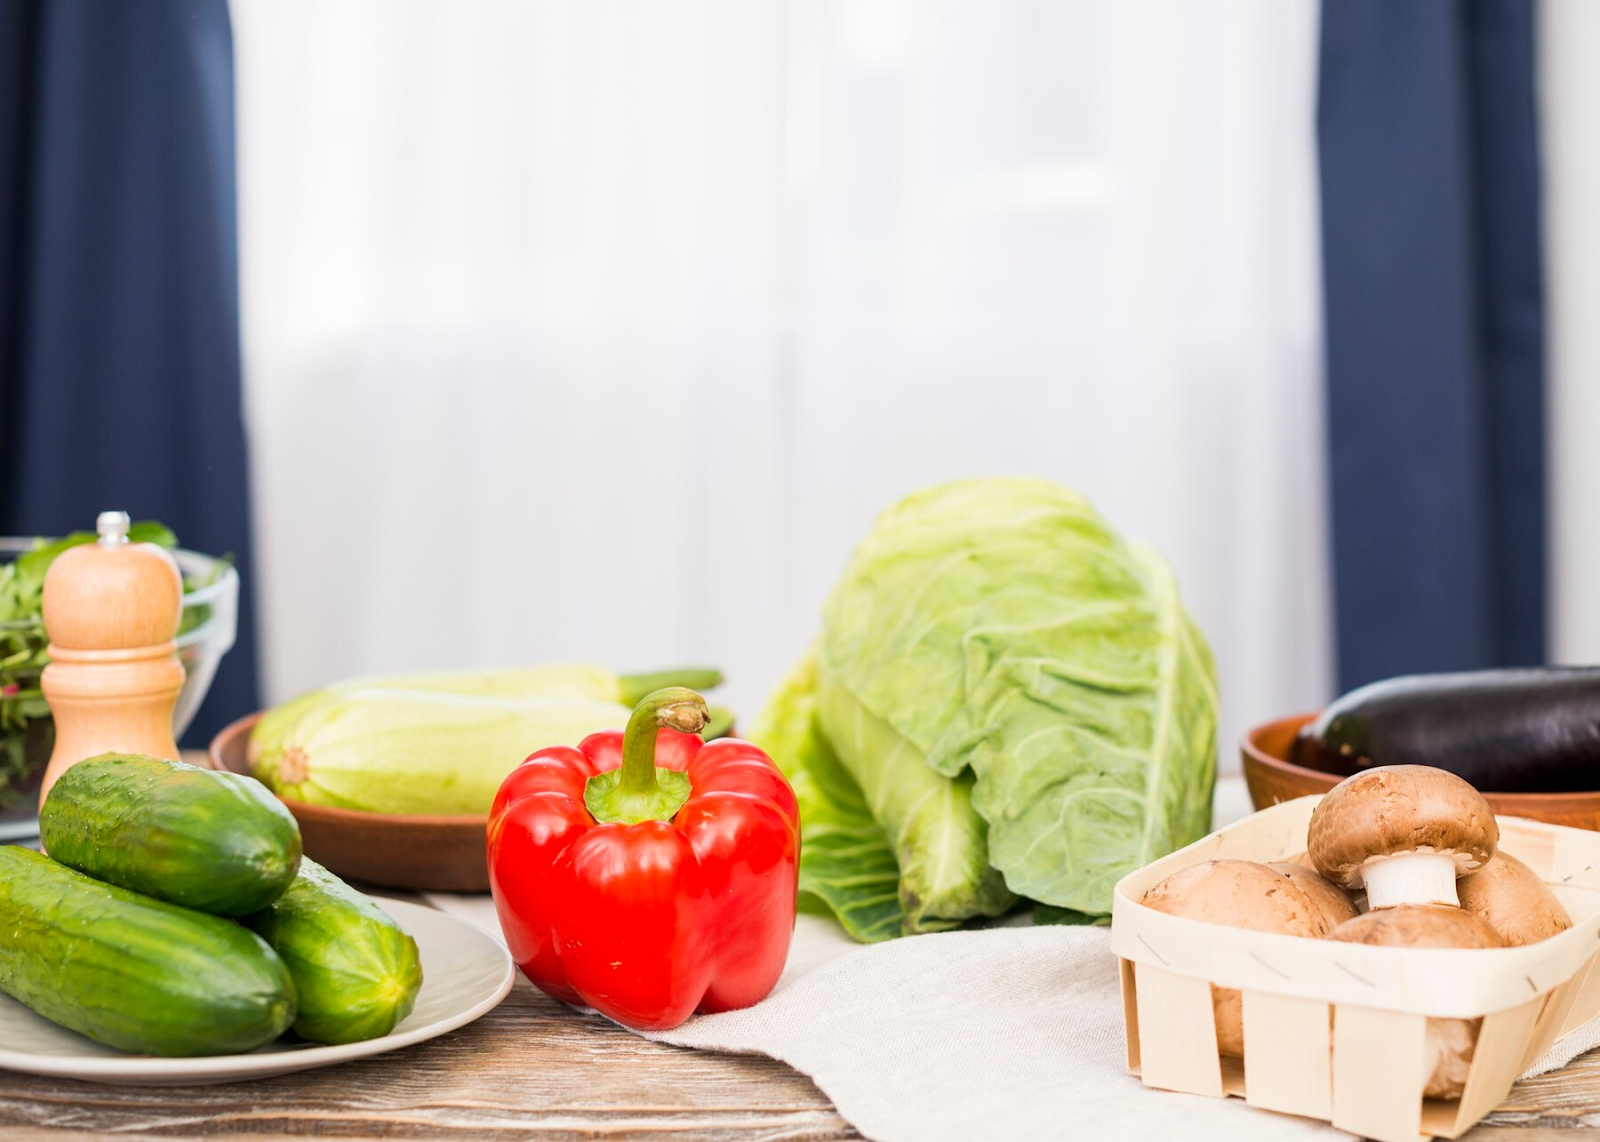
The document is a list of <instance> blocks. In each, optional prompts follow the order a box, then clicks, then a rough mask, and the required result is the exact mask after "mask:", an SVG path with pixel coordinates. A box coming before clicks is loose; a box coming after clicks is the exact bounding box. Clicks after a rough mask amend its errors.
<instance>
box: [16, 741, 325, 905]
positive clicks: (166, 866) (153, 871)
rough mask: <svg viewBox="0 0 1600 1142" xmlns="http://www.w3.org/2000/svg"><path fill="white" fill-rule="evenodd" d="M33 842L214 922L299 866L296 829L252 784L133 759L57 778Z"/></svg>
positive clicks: (289, 877) (99, 760)
mask: <svg viewBox="0 0 1600 1142" xmlns="http://www.w3.org/2000/svg"><path fill="white" fill-rule="evenodd" d="M39 839H40V840H41V841H43V843H44V848H45V851H46V852H48V853H49V854H50V855H51V856H52V857H54V858H55V859H56V860H58V861H60V862H61V863H62V864H65V865H68V866H70V867H72V868H75V869H77V870H78V871H79V872H84V873H88V874H89V875H90V876H92V877H94V878H95V879H96V880H103V881H105V882H106V883H108V884H115V885H119V886H121V887H123V888H129V889H132V890H133V891H134V892H139V893H143V894H144V895H145V896H153V897H155V898H156V899H158V900H165V901H168V902H169V903H172V904H181V905H182V906H183V907H185V908H194V909H197V910H199V911H201V912H212V913H215V914H216V915H218V916H244V915H246V914H248V913H251V912H255V911H258V910H259V909H262V908H265V907H266V906H267V905H268V904H270V903H272V902H273V901H274V900H276V899H277V898H278V897H279V896H280V895H281V894H282V893H283V891H284V889H286V888H288V887H289V885H290V883H291V882H292V881H293V880H294V877H295V872H296V871H297V870H298V869H299V867H300V827H299V826H298V825H297V824H295V820H294V817H293V816H292V815H290V813H289V810H287V809H286V808H284V806H283V803H282V802H281V801H279V800H278V799H277V798H276V797H274V796H273V795H272V793H271V792H270V791H269V790H268V789H267V788H266V786H264V785H262V784H261V783H260V782H259V781H253V780H251V779H250V778H248V777H244V776H241V775H240V774H237V773H219V772H216V771H214V770H210V769H201V768H199V767H198V766H193V765H185V764H183V763H182V762H177V761H164V760H162V759H161V758H156V757H144V756H142V755H140V754H115V753H108V754H102V755H101V756H99V757H92V758H89V759H88V760H87V761H80V762H79V763H78V764H77V765H74V766H73V767H72V768H71V769H69V770H67V771H66V772H65V773H64V774H62V775H61V779H60V780H59V781H57V782H56V783H55V785H54V786H52V787H51V789H50V795H49V796H48V797H46V798H45V802H44V806H43V808H41V809H40V811H39Z"/></svg>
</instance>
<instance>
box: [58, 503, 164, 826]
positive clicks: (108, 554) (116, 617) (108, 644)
mask: <svg viewBox="0 0 1600 1142" xmlns="http://www.w3.org/2000/svg"><path fill="white" fill-rule="evenodd" d="M128 523H129V521H128V514H127V513H126V512H101V513H100V517H99V519H98V521H97V523H96V531H97V532H98V534H99V540H98V542H95V543H85V544H82V545H80V546H78V547H71V548H68V549H67V550H66V551H63V552H62V553H61V554H60V555H58V556H57V557H56V559H55V561H54V562H53V563H51V564H50V570H49V571H48V572H47V573H46V574H45V577H44V628H45V633H46V634H47V635H48V636H49V638H50V650H49V654H50V664H49V665H48V666H46V667H45V668H44V675H43V677H42V678H41V679H40V686H41V687H42V688H43V690H44V696H45V701H47V702H48V703H49V704H50V713H51V714H52V715H53V717H54V719H55V730H56V742H55V749H54V750H53V751H52V753H51V754H50V764H49V766H48V767H47V768H46V769H45V773H44V784H43V785H42V786H41V788H40V790H39V803H40V804H41V805H43V804H44V798H45V795H46V794H48V793H49V792H50V787H51V786H52V785H54V784H55V783H56V780H57V779H58V778H59V777H60V776H61V775H62V774H63V773H65V772H66V771H67V769H69V768H70V767H72V766H73V765H76V764H77V763H78V762H80V761H82V760H83V759H84V758H87V757H94V756H96V755H98V754H102V753H143V754H149V755H150V756H152V757H165V758H170V759H172V760H174V761H176V760H177V758H178V744H177V741H176V740H175V739H174V738H173V735H172V711H173V707H174V706H175V705H176V704H177V701H178V692H179V691H180V690H182V689H183V679H184V670H183V664H182V663H181V662H179V661H178V656H177V644H176V642H174V638H175V637H176V635H177V632H178V620H179V618H180V617H181V615H182V611H183V576H182V575H181V574H180V573H179V571H178V565H177V563H176V562H175V561H174V560H173V558H172V556H171V555H170V554H168V553H167V552H166V551H165V550H163V549H162V548H160V547H158V546H156V545H155V544H153V543H129V542H128Z"/></svg>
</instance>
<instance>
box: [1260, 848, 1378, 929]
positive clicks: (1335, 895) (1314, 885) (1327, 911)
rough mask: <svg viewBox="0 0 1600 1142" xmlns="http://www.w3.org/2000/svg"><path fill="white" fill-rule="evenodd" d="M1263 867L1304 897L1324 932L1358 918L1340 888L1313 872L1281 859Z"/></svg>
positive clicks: (1358, 913)
mask: <svg viewBox="0 0 1600 1142" xmlns="http://www.w3.org/2000/svg"><path fill="white" fill-rule="evenodd" d="M1267 867H1268V868H1270V869H1272V871H1274V872H1276V873H1278V874H1279V875H1280V876H1286V877H1288V878H1289V883H1291V884H1293V885H1294V886H1295V887H1296V888H1298V889H1299V890H1300V891H1301V892H1304V893H1305V894H1306V899H1307V900H1309V901H1311V906H1312V907H1313V908H1315V909H1316V910H1317V911H1318V912H1320V913H1321V914H1322V920H1323V923H1324V924H1326V925H1327V927H1328V931H1330V932H1331V931H1332V930H1333V929H1335V928H1337V927H1338V926H1339V925H1340V924H1343V923H1344V922H1345V921H1346V920H1349V919H1351V918H1353V917H1355V916H1358V915H1360V910H1359V909H1358V908H1356V906H1355V904H1354V902H1353V901H1351V899H1350V897H1349V896H1347V895H1346V894H1345V891H1344V889H1342V888H1340V887H1339V886H1338V885H1337V884H1335V883H1333V881H1331V880H1329V879H1328V878H1327V877H1325V876H1323V875H1322V874H1321V873H1320V872H1318V871H1317V870H1316V869H1314V868H1310V867H1308V866H1307V865H1303V864H1297V863H1294V862H1291V861H1282V860H1280V861H1274V862H1272V863H1271V864H1269V865H1267Z"/></svg>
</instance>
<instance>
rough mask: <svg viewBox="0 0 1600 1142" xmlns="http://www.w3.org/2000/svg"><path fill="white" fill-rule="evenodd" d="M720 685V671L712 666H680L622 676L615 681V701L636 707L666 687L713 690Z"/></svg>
mask: <svg viewBox="0 0 1600 1142" xmlns="http://www.w3.org/2000/svg"><path fill="white" fill-rule="evenodd" d="M721 685H722V671H720V670H718V669H717V668H716V667H714V666H680V667H678V668H676V669H674V670H655V671H651V672H650V673H649V674H624V675H622V676H621V677H619V678H618V679H617V700H618V701H620V702H621V703H622V704H623V705H624V706H637V705H638V704H639V703H640V702H642V701H644V699H645V698H646V697H648V696H649V695H651V694H653V693H655V692H656V691H657V690H660V689H662V688H664V687H667V686H687V687H688V688H689V689H691V690H715V689H716V688H717V687H718V686H721Z"/></svg>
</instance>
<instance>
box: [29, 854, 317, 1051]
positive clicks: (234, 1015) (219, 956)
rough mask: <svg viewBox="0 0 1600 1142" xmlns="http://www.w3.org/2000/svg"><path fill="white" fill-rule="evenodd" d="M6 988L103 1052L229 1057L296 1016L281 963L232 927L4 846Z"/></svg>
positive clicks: (281, 1030)
mask: <svg viewBox="0 0 1600 1142" xmlns="http://www.w3.org/2000/svg"><path fill="white" fill-rule="evenodd" d="M0 991H3V992H5V993H6V994H7V995H9V996H11V997H13V998H14V999H17V1000H19V1001H21V1002H22V1003H25V1004H27V1005H28V1006H29V1007H31V1008H32V1009H33V1010H34V1011H36V1012H38V1013H39V1014H40V1015H42V1016H44V1017H45V1018H46V1019H49V1020H51V1021H52V1022H54V1023H59V1024H60V1025H61V1026H63V1027H67V1028H70V1029H71V1030H73V1031H77V1032H79V1033H80V1034H83V1035H87V1036H88V1037H89V1038H91V1039H93V1040H95V1041H96V1042H99V1043H105V1044H108V1045H109V1046H112V1047H119V1048H121V1049H122V1050H124V1051H133V1052H135V1053H138V1054H148V1055H231V1054H238V1053H242V1052H245V1051H252V1050H254V1049H255V1048H257V1047H259V1046H261V1045H262V1044H263V1043H268V1042H270V1041H272V1040H273V1039H276V1038H277V1037H278V1036H279V1035H281V1034H283V1033H284V1031H286V1030H288V1028H289V1026H290V1025H291V1024H292V1023H293V1022H294V1019H295V1010H296V1007H295V989H294V982H293V980H292V979H291V978H290V976H289V971H288V969H287V968H286V967H285V966H284V963H283V961H282V960H281V959H279V958H278V956H277V954H276V953H275V952H274V951H273V950H272V949H271V948H270V947H268V946H267V944H266V942H265V941H263V940H262V939H261V937H259V936H257V935H256V934H255V933H254V932H251V931H249V930H248V929H246V928H243V927H240V926H239V925H238V924H235V923H233V922H231V921H228V920H224V919H222V918H220V917H217V916H209V915H206V914H205V913H202V912H194V911H191V910H189V909H187V908H180V907H178V906H176V905H173V904H168V903H164V902H162V901H159V900H152V899H149V898H148V897H144V896H140V895H139V894H138V893H135V892H131V891H129V890H128V889H125V888H118V887H117V886H115V885H111V884H102V883H101V882H100V881H98V880H95V879H93V878H91V877H88V876H85V875H83V874H82V873H79V872H75V871H74V870H72V869H70V868H67V867H66V866H65V865H62V864H60V863H58V862H56V861H54V860H52V859H50V858H49V857H47V856H44V855H42V854H40V853H36V852H33V851H31V850H29V849H23V848H18V847H15V846H6V847H3V848H0Z"/></svg>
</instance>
